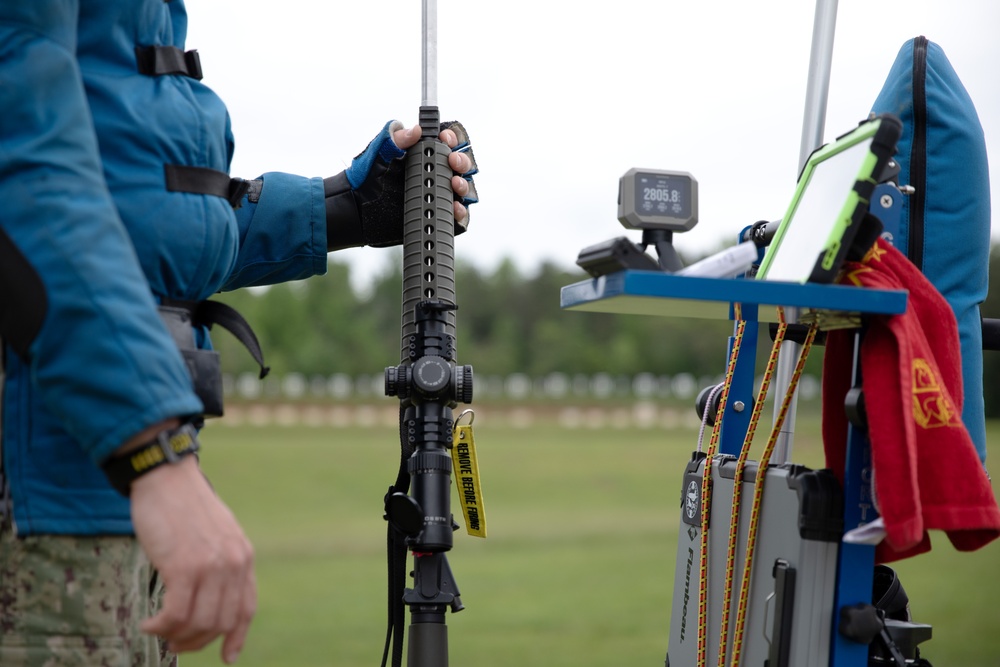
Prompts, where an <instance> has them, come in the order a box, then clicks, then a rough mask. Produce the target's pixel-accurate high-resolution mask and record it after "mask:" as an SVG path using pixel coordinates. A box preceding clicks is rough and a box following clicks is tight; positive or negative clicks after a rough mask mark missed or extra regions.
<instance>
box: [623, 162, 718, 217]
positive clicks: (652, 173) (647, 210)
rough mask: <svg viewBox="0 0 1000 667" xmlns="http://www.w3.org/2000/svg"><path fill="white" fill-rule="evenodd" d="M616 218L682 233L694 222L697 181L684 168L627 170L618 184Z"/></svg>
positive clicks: (696, 210)
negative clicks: (680, 169) (674, 169)
mask: <svg viewBox="0 0 1000 667" xmlns="http://www.w3.org/2000/svg"><path fill="white" fill-rule="evenodd" d="M618 221H619V222H621V223H622V225H623V226H625V227H626V228H629V229H666V230H672V231H678V232H686V231H688V230H689V229H691V228H692V227H694V226H695V223H697V222H698V182H697V181H696V180H694V177H693V176H691V174H689V173H687V172H686V171H664V170H659V169H629V170H628V171H627V172H625V175H624V176H622V177H621V180H620V181H619V184H618Z"/></svg>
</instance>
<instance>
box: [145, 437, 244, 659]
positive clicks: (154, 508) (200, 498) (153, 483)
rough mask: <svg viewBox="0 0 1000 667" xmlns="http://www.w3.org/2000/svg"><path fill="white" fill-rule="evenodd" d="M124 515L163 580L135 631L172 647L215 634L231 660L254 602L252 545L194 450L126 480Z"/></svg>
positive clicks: (187, 646)
mask: <svg viewBox="0 0 1000 667" xmlns="http://www.w3.org/2000/svg"><path fill="white" fill-rule="evenodd" d="M132 522H133V524H134V526H135V532H136V537H138V539H139V544H140V545H141V546H142V549H143V551H145V553H146V556H147V557H148V558H149V560H150V562H151V563H152V564H153V566H154V567H155V568H156V569H157V570H158V571H159V573H160V576H161V577H163V584H164V587H165V592H164V599H163V608H162V609H161V610H160V611H159V613H157V614H156V615H155V616H153V617H152V618H149V619H146V620H145V621H143V623H142V626H141V628H142V631H143V632H147V633H149V634H153V635H158V636H160V637H162V638H163V639H165V640H166V641H167V644H168V646H169V648H170V649H171V650H172V651H174V652H176V653H182V652H184V651H196V650H198V649H201V648H203V647H204V646H205V645H207V644H208V643H210V642H211V641H213V640H214V639H215V638H216V637H219V636H222V637H224V639H223V642H222V659H223V660H224V661H225V662H227V663H232V662H234V661H235V660H236V659H237V658H238V657H239V654H240V651H241V650H242V648H243V642H244V640H245V639H246V635H247V630H248V629H249V627H250V621H251V619H252V618H253V615H254V612H255V611H256V609H257V583H256V579H255V578H254V571H253V547H252V546H251V545H250V541H249V540H248V539H247V537H246V535H244V533H243V529H242V528H240V525H239V524H238V523H237V521H236V518H235V517H234V516H233V514H232V512H230V510H229V508H228V507H226V505H225V504H224V503H223V502H222V500H221V499H219V497H218V496H217V495H216V494H215V492H214V491H213V490H212V488H211V487H210V486H209V484H208V481H207V480H206V479H205V477H204V476H203V475H202V473H201V470H200V469H199V467H198V461H197V460H196V459H195V457H193V456H188V457H186V458H184V459H182V460H181V461H179V462H178V463H176V464H172V465H165V466H161V467H160V468H157V469H156V470H153V471H152V472H150V473H148V474H146V475H143V476H142V477H140V478H138V479H137V480H136V481H135V482H133V483H132Z"/></svg>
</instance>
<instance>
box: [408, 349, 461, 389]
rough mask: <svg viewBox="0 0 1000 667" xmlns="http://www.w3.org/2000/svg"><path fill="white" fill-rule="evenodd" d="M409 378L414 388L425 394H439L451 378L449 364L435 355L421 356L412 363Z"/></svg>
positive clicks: (446, 386)
mask: <svg viewBox="0 0 1000 667" xmlns="http://www.w3.org/2000/svg"><path fill="white" fill-rule="evenodd" d="M411 380H412V382H413V386H414V388H416V389H418V390H419V391H420V392H422V393H423V394H425V395H427V396H439V395H441V394H442V393H443V392H444V391H445V390H446V389H447V388H448V384H449V381H450V380H451V364H449V363H448V360H447V359H444V358H442V357H437V356H427V357H421V358H420V359H419V360H418V361H417V363H415V364H413V370H412V371H411Z"/></svg>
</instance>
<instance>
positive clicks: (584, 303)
mask: <svg viewBox="0 0 1000 667" xmlns="http://www.w3.org/2000/svg"><path fill="white" fill-rule="evenodd" d="M906 299H907V292H906V291H905V290H875V289H867V288H861V287H849V286H844V285H816V284H806V285H800V284H797V283H780V282H766V281H757V280H744V279H735V278H692V277H687V276H675V275H672V274H669V273H660V272H657V271H635V270H626V271H619V272H617V273H612V274H610V275H607V276H601V277H600V278H593V279H591V280H584V281H582V282H578V283H573V284H572V285H567V286H565V287H563V288H562V290H561V294H560V303H561V305H562V307H563V308H564V309H566V310H578V311H587V312H598V313H621V314H628V315H660V316H670V317H694V318H703V319H730V304H732V303H740V304H743V306H744V308H748V307H750V305H751V304H756V305H757V306H758V313H757V319H759V320H760V321H762V322H767V321H773V320H774V319H775V318H776V311H775V307H776V306H785V307H798V308H811V309H814V310H823V311H837V312H844V313H881V314H886V315H898V314H901V313H903V312H905V311H906ZM752 316H753V314H752V313H749V312H746V311H744V317H752Z"/></svg>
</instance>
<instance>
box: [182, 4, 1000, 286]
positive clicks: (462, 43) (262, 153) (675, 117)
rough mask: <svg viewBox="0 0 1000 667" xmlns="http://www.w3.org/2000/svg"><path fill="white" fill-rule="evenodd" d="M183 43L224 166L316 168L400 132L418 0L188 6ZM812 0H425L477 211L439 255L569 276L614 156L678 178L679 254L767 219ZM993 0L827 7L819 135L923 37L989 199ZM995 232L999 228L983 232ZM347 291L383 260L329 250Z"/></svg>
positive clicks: (800, 107) (995, 91) (799, 91)
mask: <svg viewBox="0 0 1000 667" xmlns="http://www.w3.org/2000/svg"><path fill="white" fill-rule="evenodd" d="M187 5H188V14H189V22H190V25H189V31H188V48H197V49H198V50H199V52H200V54H201V57H202V64H203V67H204V69H205V83H207V84H208V85H210V86H211V87H212V88H213V89H215V90H216V92H218V93H219V95H220V96H221V97H222V98H223V100H225V101H226V103H227V104H228V106H229V109H230V113H231V115H232V119H233V129H234V132H235V134H236V156H235V159H234V163H233V174H234V175H239V176H244V177H248V178H252V177H255V176H257V175H259V174H261V173H264V172H267V171H286V172H291V173H296V174H302V175H306V176H330V175H333V174H334V173H336V172H339V171H341V170H342V169H344V168H345V167H346V166H347V165H348V164H349V163H350V160H351V158H352V157H353V156H354V155H356V154H357V153H359V152H360V151H361V150H362V149H363V148H364V147H365V145H366V144H367V143H368V141H369V140H370V139H371V138H372V137H373V136H374V135H375V134H376V133H377V132H378V131H379V129H380V128H381V126H382V125H383V124H384V122H385V121H386V120H389V119H392V118H397V119H399V120H401V121H403V122H404V123H406V124H407V125H411V124H415V123H416V119H417V109H418V107H419V105H420V101H421V99H420V94H421V89H420V84H421V69H420V52H421V51H420V49H421V18H420V17H421V2H420V0H359V1H356V2H343V1H333V2H329V1H327V2H318V1H315V0H282V2H280V3H277V2H274V1H273V0H271V1H268V2H265V1H264V0H187ZM814 13H815V3H814V2H813V1H812V0H758V1H752V0H716V1H710V0H701V1H695V0H615V1H614V2H601V1H600V0H595V1H594V2H586V3H583V2H556V1H554V0H533V1H531V2H529V1H527V0H503V1H502V2H486V1H483V0H467V1H465V2H461V1H460V0H439V1H438V20H439V39H438V50H439V74H438V80H439V87H438V104H439V106H440V108H441V113H442V117H443V119H453V118H454V119H459V120H461V121H462V122H463V123H464V124H465V125H466V127H467V128H468V130H469V133H470V135H471V136H472V144H473V148H474V150H475V153H476V157H477V159H478V161H479V164H480V168H481V170H482V173H481V174H480V176H477V177H476V183H477V186H478V188H479V193H480V198H481V203H479V204H477V205H476V206H474V207H473V208H472V228H471V229H470V232H469V233H468V234H466V235H464V236H462V237H461V238H459V239H458V243H457V255H458V256H459V257H460V258H461V259H463V260H467V261H470V262H473V263H476V264H477V265H479V266H481V267H483V268H486V269H489V268H492V267H494V266H495V265H496V264H497V262H499V261H500V260H501V259H502V258H503V257H510V258H512V259H514V260H515V261H516V263H517V264H518V265H519V266H520V267H522V268H523V269H524V270H525V271H531V270H532V269H533V268H534V267H536V266H538V264H539V263H540V262H541V261H543V260H551V261H554V262H556V263H558V264H560V265H564V266H566V267H573V266H574V262H575V260H576V257H577V254H578V252H579V251H580V249H582V248H583V247H584V246H587V245H590V244H593V243H596V242H599V241H602V240H605V239H608V238H611V237H614V236H621V235H628V236H630V237H633V238H634V240H636V241H638V240H639V234H640V233H639V232H636V231H626V230H625V229H623V228H622V227H621V225H620V224H619V223H618V221H617V217H616V200H617V188H618V179H619V178H620V176H621V175H622V174H623V173H625V171H627V170H628V169H629V168H630V167H644V168H656V169H675V170H683V171H689V172H691V173H692V174H693V175H694V176H695V178H696V179H697V180H698V184H699V195H700V205H699V212H700V215H699V219H700V221H699V223H698V225H697V226H696V227H695V228H694V229H693V230H691V231H690V232H687V233H685V234H680V235H676V236H675V244H676V246H677V247H678V248H679V249H680V250H681V251H682V252H683V251H688V252H691V253H699V252H705V251H707V250H710V249H715V248H716V247H718V246H719V245H720V244H723V243H730V242H733V241H735V236H736V234H737V233H738V232H739V231H740V229H742V228H743V227H744V226H746V225H747V224H750V223H752V222H754V221H756V220H759V219H775V218H779V217H780V216H781V215H782V214H783V213H784V208H785V206H786V205H787V203H788V200H789V198H790V196H791V194H792V192H793V190H794V185H795V178H796V176H797V172H798V167H799V165H798V156H799V143H800V138H801V133H802V123H803V113H804V106H805V91H806V78H807V74H808V63H809V52H810V42H811V39H812V31H813V18H814ZM998 29H1000V2H998V1H997V0H950V1H948V2H943V1H941V0H909V1H907V2H894V1H888V0H841V1H840V2H839V9H838V15H837V28H836V35H835V42H834V55H833V68H832V74H831V84H830V94H829V105H828V109H827V116H826V131H825V134H824V141H829V140H830V139H832V138H833V137H835V136H837V135H839V134H842V133H843V132H845V131H847V130H849V129H850V128H852V127H853V126H854V125H855V124H856V123H857V122H858V121H859V120H862V119H863V118H864V117H865V116H866V115H867V113H868V111H869V109H870V107H871V104H872V102H873V101H874V99H875V97H876V96H877V95H878V93H879V91H880V90H881V88H882V84H883V82H884V80H885V76H886V74H887V73H888V71H889V68H890V66H891V65H892V63H893V61H894V60H895V58H896V54H897V53H898V51H899V49H900V47H901V46H902V45H903V43H904V42H905V41H906V40H908V39H910V38H912V37H915V36H917V35H925V36H926V37H927V38H928V39H930V40H931V41H933V42H936V43H938V44H939V45H940V46H941V47H942V48H943V49H944V52H945V54H946V55H947V56H948V58H949V60H950V61H951V63H952V65H953V66H954V68H955V70H956V71H957V72H958V74H959V76H960V77H961V79H962V82H963V83H964V84H965V87H966V89H967V90H968V91H969V94H970V95H971V97H972V99H973V102H974V103H975V105H976V108H977V110H978V112H979V116H980V120H981V122H982V125H983V128H984V130H985V134H986V139H987V148H988V153H989V156H990V158H991V163H992V166H993V172H994V174H993V177H992V179H991V180H992V183H993V185H992V199H993V201H994V202H998V201H1000V187H998V185H997V184H998V182H1000V157H998V156H1000V74H998V68H1000V40H998V39H997V37H996V34H997V30H998ZM993 228H994V238H995V239H996V238H997V236H998V232H1000V225H997V224H994V227H993ZM339 256H340V257H341V258H343V259H346V260H349V261H350V262H351V264H352V266H353V267H354V272H355V274H356V275H355V279H356V280H357V281H358V282H359V284H363V283H364V282H365V281H366V280H367V278H368V277H369V276H371V275H372V274H373V272H377V271H380V270H381V269H382V268H384V267H385V266H386V265H387V262H389V261H394V258H395V255H392V254H391V251H386V250H375V249H357V250H350V251H346V252H342V253H339Z"/></svg>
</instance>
